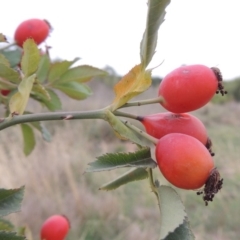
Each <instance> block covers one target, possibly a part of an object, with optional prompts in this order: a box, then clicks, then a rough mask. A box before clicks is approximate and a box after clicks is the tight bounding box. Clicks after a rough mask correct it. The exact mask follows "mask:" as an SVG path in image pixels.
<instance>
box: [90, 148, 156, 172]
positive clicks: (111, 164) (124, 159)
mask: <svg viewBox="0 0 240 240" xmlns="http://www.w3.org/2000/svg"><path fill="white" fill-rule="evenodd" d="M89 166H90V167H89V168H88V169H87V170H86V172H98V171H108V170H113V169H116V168H122V167H138V168H147V167H148V168H155V167H156V166H157V164H156V162H155V161H154V160H153V159H152V158H151V152H150V149H149V148H142V149H141V150H139V151H137V152H131V153H108V154H105V155H103V156H100V157H98V158H97V160H96V161H95V162H91V163H89Z"/></svg>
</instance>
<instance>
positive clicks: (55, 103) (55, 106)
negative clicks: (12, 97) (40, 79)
mask: <svg viewBox="0 0 240 240" xmlns="http://www.w3.org/2000/svg"><path fill="white" fill-rule="evenodd" d="M47 91H48V94H49V96H50V100H49V99H48V98H47V97H46V96H45V95H43V94H41V93H34V94H32V95H31V97H32V98H33V99H35V100H36V101H38V102H41V103H42V104H43V105H44V106H46V107H47V108H48V109H49V110H50V111H56V110H60V109H61V108H62V103H61V100H60V99H59V97H58V95H57V94H56V93H55V92H54V91H52V90H50V89H48V90H47Z"/></svg>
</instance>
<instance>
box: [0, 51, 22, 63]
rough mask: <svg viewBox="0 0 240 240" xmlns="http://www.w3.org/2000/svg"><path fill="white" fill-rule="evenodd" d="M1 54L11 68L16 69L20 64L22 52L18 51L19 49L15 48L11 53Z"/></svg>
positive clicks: (4, 52)
mask: <svg viewBox="0 0 240 240" xmlns="http://www.w3.org/2000/svg"><path fill="white" fill-rule="evenodd" d="M2 54H3V55H4V56H5V57H6V58H7V59H8V61H9V62H10V65H11V67H16V66H17V65H18V64H19V63H20V60H21V57H22V50H20V48H16V49H14V50H11V51H3V52H2Z"/></svg>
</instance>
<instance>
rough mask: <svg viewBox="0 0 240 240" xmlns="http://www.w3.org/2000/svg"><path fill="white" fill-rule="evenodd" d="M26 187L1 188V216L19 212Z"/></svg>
mask: <svg viewBox="0 0 240 240" xmlns="http://www.w3.org/2000/svg"><path fill="white" fill-rule="evenodd" d="M23 194H24V187H21V188H16V189H2V188H1V189H0V217H3V216H6V215H8V214H10V213H14V212H18V211H20V208H21V202H22V200H23ZM0 239H1V238H0Z"/></svg>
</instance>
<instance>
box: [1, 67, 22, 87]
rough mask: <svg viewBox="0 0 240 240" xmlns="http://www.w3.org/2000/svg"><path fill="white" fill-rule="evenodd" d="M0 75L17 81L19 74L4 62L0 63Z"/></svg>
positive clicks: (11, 80) (14, 81) (13, 81)
mask: <svg viewBox="0 0 240 240" xmlns="http://www.w3.org/2000/svg"><path fill="white" fill-rule="evenodd" d="M0 77H2V78H4V79H6V80H8V81H10V82H12V83H19V82H20V76H19V74H18V72H17V71H15V70H14V69H12V68H10V67H8V66H7V65H6V64H5V63H0Z"/></svg>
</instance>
